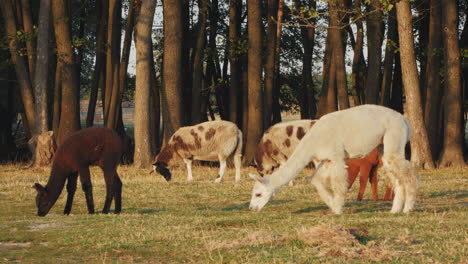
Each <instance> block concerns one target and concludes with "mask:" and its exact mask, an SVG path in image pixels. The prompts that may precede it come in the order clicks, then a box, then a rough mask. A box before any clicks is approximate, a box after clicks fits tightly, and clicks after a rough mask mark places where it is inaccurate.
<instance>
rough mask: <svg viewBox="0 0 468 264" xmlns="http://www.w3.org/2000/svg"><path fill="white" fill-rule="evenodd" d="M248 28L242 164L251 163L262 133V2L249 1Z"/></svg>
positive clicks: (258, 0)
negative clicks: (246, 120) (246, 127)
mask: <svg viewBox="0 0 468 264" xmlns="http://www.w3.org/2000/svg"><path fill="white" fill-rule="evenodd" d="M247 18H248V22H247V26H248V62H247V64H248V92H249V96H248V109H249V110H248V111H249V115H248V119H249V120H248V125H247V126H248V131H247V141H246V143H245V145H246V148H245V157H244V164H246V165H248V164H250V163H251V162H252V160H253V157H254V154H255V151H256V148H257V143H258V141H259V139H260V137H261V136H262V133H263V97H262V1H261V0H252V1H249V5H248V7H247Z"/></svg>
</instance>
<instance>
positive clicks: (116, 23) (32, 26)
mask: <svg viewBox="0 0 468 264" xmlns="http://www.w3.org/2000/svg"><path fill="white" fill-rule="evenodd" d="M0 8H1V19H0V36H1V44H0V58H1V59H0V108H1V110H0V123H1V124H2V125H1V131H0V137H1V142H0V159H1V160H2V161H11V160H22V159H25V158H26V159H27V158H29V157H28V156H27V155H26V156H25V155H24V154H22V153H24V152H28V151H30V152H32V153H34V155H32V160H33V163H34V164H35V165H36V166H44V165H47V164H48V163H49V162H50V160H51V158H52V156H53V152H54V148H55V147H54V141H55V144H60V142H62V141H63V139H64V138H65V137H67V136H68V135H70V134H71V133H73V132H75V131H77V130H79V129H80V128H84V127H89V126H92V125H104V126H106V127H109V128H112V129H115V130H116V131H118V132H119V133H120V134H121V135H122V137H124V138H127V139H131V140H127V142H131V143H129V148H128V153H126V161H127V162H133V164H134V166H135V167H148V166H149V165H150V164H151V162H152V160H153V159H154V156H155V155H156V154H157V153H158V150H159V149H160V148H161V146H162V145H164V144H165V142H167V140H168V138H169V137H170V136H171V135H172V134H173V133H174V131H175V130H177V129H178V128H179V127H181V126H184V125H190V124H197V123H200V122H202V121H206V120H212V119H214V118H221V119H224V120H230V121H232V122H235V123H237V125H238V126H239V127H240V128H241V129H242V131H243V134H244V142H245V151H244V158H243V162H244V163H245V164H251V163H252V159H253V155H254V153H255V150H256V146H257V143H258V141H259V139H260V137H261V135H262V134H263V132H264V131H265V130H266V129H267V128H268V127H270V126H271V125H273V124H274V123H277V122H280V121H281V120H282V113H283V114H284V113H285V112H298V113H299V114H300V118H311V119H312V118H320V117H321V116H322V115H324V114H327V113H330V112H333V111H336V110H338V109H346V108H348V107H352V106H356V105H360V104H380V105H384V106H387V107H391V108H393V109H395V110H397V111H399V112H402V113H403V112H404V113H405V115H406V116H407V117H408V119H409V121H410V123H411V126H412V128H413V138H412V140H411V161H412V163H413V164H415V165H416V167H418V168H434V167H452V166H454V167H460V166H464V165H465V162H464V153H465V156H466V152H467V148H468V147H467V143H466V130H465V126H466V123H467V122H466V121H467V108H468V107H467V105H468V99H467V98H468V92H467V90H468V88H467V87H468V63H467V61H468V29H467V23H466V20H467V15H468V3H467V1H466V0H458V1H457V0H418V1H408V0H402V1H391V0H364V1H361V0H330V1H304V0H294V1H284V0H268V1H261V0H249V1H240V0H230V1H218V0H210V1H208V0H198V1H195V0H183V1H170V0H164V1H162V2H161V1H156V0H128V1H127V0H124V1H122V0H102V1H94V0H55V1H51V0H40V1H29V0H1V5H0ZM155 21H156V22H155ZM132 42H133V44H134V45H133V46H132V45H131V44H132ZM131 49H134V52H135V53H134V54H135V55H134V61H135V66H132V65H130V66H129V61H132V60H131V58H133V56H130V50H131ZM129 67H130V68H131V70H130V71H129V70H128V69H129ZM133 67H134V68H133ZM129 72H131V73H129ZM80 104H81V109H83V111H80ZM122 105H124V106H128V105H131V106H134V115H133V120H132V121H133V122H132V123H131V124H128V123H125V124H124V122H123V120H124V119H125V118H124V117H125V113H126V111H122V109H123V108H122ZM97 106H100V107H102V110H99V111H101V112H100V113H102V123H100V122H99V120H95V119H96V117H98V116H99V115H96V109H97V108H96V107H97ZM98 109H100V108H98ZM80 112H81V113H82V114H81V117H80ZM48 131H53V133H50V132H48ZM28 143H29V144H28ZM26 146H28V148H26ZM36 146H37V148H36ZM26 150H27V151H26Z"/></svg>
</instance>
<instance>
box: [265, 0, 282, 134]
mask: <svg viewBox="0 0 468 264" xmlns="http://www.w3.org/2000/svg"><path fill="white" fill-rule="evenodd" d="M278 2H279V1H278V0H268V14H267V32H266V43H265V45H266V47H265V91H264V99H263V101H264V104H265V109H264V112H265V116H264V119H263V124H264V125H265V127H270V122H271V113H272V111H271V110H272V107H273V90H274V89H275V88H274V87H275V77H276V72H275V55H276V54H275V44H276V28H277V26H276V24H277V20H278Z"/></svg>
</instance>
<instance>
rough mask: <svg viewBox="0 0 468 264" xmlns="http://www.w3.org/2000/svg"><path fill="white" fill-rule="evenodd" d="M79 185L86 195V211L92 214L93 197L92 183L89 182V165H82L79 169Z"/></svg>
mask: <svg viewBox="0 0 468 264" xmlns="http://www.w3.org/2000/svg"><path fill="white" fill-rule="evenodd" d="M79 174H80V181H81V187H82V188H83V192H84V193H85V197H86V206H87V207H88V213H90V214H94V199H93V185H92V184H91V175H90V173H89V167H83V168H81V169H80V171H79Z"/></svg>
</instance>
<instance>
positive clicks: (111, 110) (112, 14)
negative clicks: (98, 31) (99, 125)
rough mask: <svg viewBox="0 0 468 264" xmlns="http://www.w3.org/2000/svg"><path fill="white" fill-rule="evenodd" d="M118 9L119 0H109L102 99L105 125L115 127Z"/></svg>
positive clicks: (118, 90)
mask: <svg viewBox="0 0 468 264" xmlns="http://www.w3.org/2000/svg"><path fill="white" fill-rule="evenodd" d="M120 9H121V0H110V1H109V17H108V20H107V25H108V27H107V42H108V43H107V50H106V100H105V101H104V122H105V124H106V127H108V128H112V129H116V128H117V122H118V121H117V119H118V117H119V115H118V113H119V102H120V100H119V98H120V94H119V92H120V90H121V88H120V87H119V84H120V83H119V73H120V69H119V68H120V41H121V39H120V36H121V34H120V19H121V16H120Z"/></svg>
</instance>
